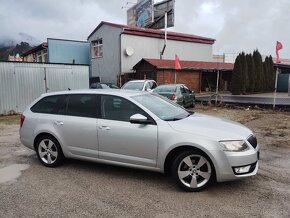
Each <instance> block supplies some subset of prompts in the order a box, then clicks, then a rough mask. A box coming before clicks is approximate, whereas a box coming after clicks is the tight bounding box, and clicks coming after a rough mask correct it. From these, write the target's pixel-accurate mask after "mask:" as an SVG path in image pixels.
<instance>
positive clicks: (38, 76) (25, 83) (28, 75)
mask: <svg viewBox="0 0 290 218" xmlns="http://www.w3.org/2000/svg"><path fill="white" fill-rule="evenodd" d="M68 88H70V89H72V90H73V89H86V88H89V66H86V65H66V64H44V63H25V62H0V114H11V113H19V112H22V111H23V110H24V109H25V108H26V107H27V106H28V105H29V104H30V103H31V102H32V101H33V100H34V99H36V98H38V97H39V96H40V95H41V94H42V93H45V92H52V91H61V90H67V89H68Z"/></svg>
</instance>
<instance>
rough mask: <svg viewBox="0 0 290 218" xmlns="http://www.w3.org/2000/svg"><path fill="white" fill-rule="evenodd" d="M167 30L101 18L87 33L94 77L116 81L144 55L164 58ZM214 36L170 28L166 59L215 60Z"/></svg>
mask: <svg viewBox="0 0 290 218" xmlns="http://www.w3.org/2000/svg"><path fill="white" fill-rule="evenodd" d="M164 35H165V34H164V31H161V30H154V29H148V28H140V27H133V26H126V25H120V24H114V23H108V22H101V23H100V24H99V25H98V26H97V27H96V28H95V30H94V31H93V32H92V33H91V34H90V35H89V36H88V41H89V42H90V44H91V77H99V78H100V80H101V81H102V82H112V83H117V81H118V76H119V75H121V74H124V73H130V72H133V70H132V68H133V66H134V65H135V64H136V63H138V62H139V61H140V60H141V59H142V58H153V59H159V58H161V52H162V50H163V49H164V41H165V40H164ZM214 42H215V39H211V38H206V37H201V36H196V35H190V34H183V33H176V32H168V34H167V45H166V47H165V50H164V54H163V56H162V58H163V59H174V57H175V54H177V55H178V56H179V58H180V60H188V61H207V62H210V61H212V60H213V59H212V49H213V44H214Z"/></svg>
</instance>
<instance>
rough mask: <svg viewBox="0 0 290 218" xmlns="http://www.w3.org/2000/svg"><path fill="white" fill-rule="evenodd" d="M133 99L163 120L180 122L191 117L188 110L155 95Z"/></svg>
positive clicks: (139, 96) (134, 97)
mask: <svg viewBox="0 0 290 218" xmlns="http://www.w3.org/2000/svg"><path fill="white" fill-rule="evenodd" d="M132 98H133V99H134V100H135V101H137V102H138V103H140V104H142V105H143V106H144V107H146V108H147V109H148V110H150V111H151V112H152V113H154V114H155V115H156V116H157V117H159V118H160V119H162V120H166V121H174V120H180V119H183V118H185V117H188V116H189V115H190V113H188V112H187V111H186V110H184V109H183V108H181V107H180V106H178V105H176V104H174V103H172V102H171V101H170V100H168V99H167V98H164V97H160V96H158V95H155V94H147V95H138V96H133V97H132Z"/></svg>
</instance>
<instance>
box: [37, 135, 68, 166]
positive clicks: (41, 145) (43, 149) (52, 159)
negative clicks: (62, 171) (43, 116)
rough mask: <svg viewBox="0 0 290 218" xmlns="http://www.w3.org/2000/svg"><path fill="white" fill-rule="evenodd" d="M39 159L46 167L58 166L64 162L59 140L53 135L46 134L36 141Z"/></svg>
mask: <svg viewBox="0 0 290 218" xmlns="http://www.w3.org/2000/svg"><path fill="white" fill-rule="evenodd" d="M35 150H36V153H37V157H38V159H39V161H40V162H41V163H42V164H43V165H44V166H46V167H56V166H59V165H61V164H62V163H63V161H64V155H63V152H62V149H61V147H60V144H59V142H58V141H57V140H56V139H55V138H54V137H52V136H51V135H44V136H42V137H40V138H39V139H38V140H37V142H36V148H35Z"/></svg>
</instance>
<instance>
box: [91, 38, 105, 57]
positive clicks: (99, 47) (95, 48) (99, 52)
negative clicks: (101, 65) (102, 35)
mask: <svg viewBox="0 0 290 218" xmlns="http://www.w3.org/2000/svg"><path fill="white" fill-rule="evenodd" d="M101 57H103V39H98V40H96V41H93V42H92V58H101Z"/></svg>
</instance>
